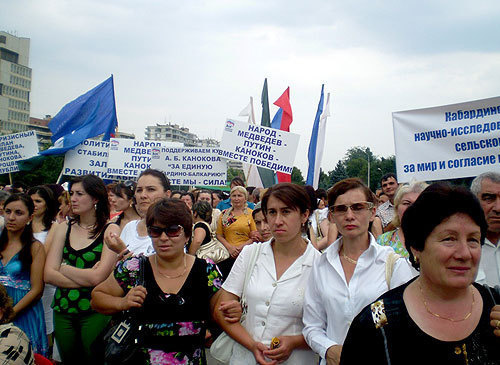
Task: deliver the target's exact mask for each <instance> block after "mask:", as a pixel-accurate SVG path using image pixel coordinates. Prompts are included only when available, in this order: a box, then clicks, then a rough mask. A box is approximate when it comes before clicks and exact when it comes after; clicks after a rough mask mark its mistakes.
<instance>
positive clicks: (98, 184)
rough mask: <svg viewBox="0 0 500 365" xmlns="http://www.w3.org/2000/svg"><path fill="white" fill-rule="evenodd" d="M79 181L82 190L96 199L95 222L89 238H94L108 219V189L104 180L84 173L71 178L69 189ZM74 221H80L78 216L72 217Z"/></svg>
mask: <svg viewBox="0 0 500 365" xmlns="http://www.w3.org/2000/svg"><path fill="white" fill-rule="evenodd" d="M77 183H81V184H82V187H83V190H85V192H86V193H87V194H89V195H90V196H91V197H92V198H94V199H96V200H97V203H96V207H95V218H96V222H95V225H94V228H93V229H92V231H90V238H96V237H97V236H98V235H99V234H100V233H101V231H102V230H103V229H104V226H105V225H106V223H107V221H108V219H109V201H108V191H107V190H106V185H104V182H103V181H102V180H101V179H100V178H99V177H97V176H95V175H84V176H77V177H75V178H73V179H72V180H71V181H70V183H69V191H70V192H71V189H72V188H73V185H75V184H77ZM73 219H74V220H75V221H76V222H80V216H78V215H77V216H76V217H75V218H73Z"/></svg>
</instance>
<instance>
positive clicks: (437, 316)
mask: <svg viewBox="0 0 500 365" xmlns="http://www.w3.org/2000/svg"><path fill="white" fill-rule="evenodd" d="M418 287H419V288H420V294H421V295H422V302H423V303H424V307H425V310H426V311H427V312H428V313H429V314H432V315H433V316H434V317H436V318H440V319H446V320H447V321H450V322H462V321H465V320H466V319H468V318H469V317H470V316H471V315H472V310H473V309H474V304H475V303H476V300H475V298H474V290H473V289H472V286H471V287H470V291H471V294H472V304H471V306H470V312H469V313H467V314H466V315H465V317H464V318H461V319H454V318H448V317H443V316H440V315H439V314H437V313H434V312H433V311H431V310H430V309H429V306H428V305H427V301H426V300H425V297H424V291H423V290H422V283H420V282H419V283H418Z"/></svg>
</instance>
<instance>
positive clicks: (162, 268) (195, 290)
mask: <svg viewBox="0 0 500 365" xmlns="http://www.w3.org/2000/svg"><path fill="white" fill-rule="evenodd" d="M192 224H193V219H192V215H191V211H190V210H189V209H188V207H187V206H186V204H185V203H184V202H182V201H180V200H178V199H162V200H160V201H158V202H156V203H154V204H153V205H151V207H150V208H149V209H148V212H147V215H146V226H147V230H148V234H149V236H150V237H151V240H152V241H153V246H154V249H155V252H156V253H155V254H154V255H152V256H149V257H148V259H147V260H146V265H145V267H144V282H145V287H143V286H135V281H136V278H137V276H138V270H139V267H140V265H139V260H140V258H139V257H135V256H134V257H130V258H128V259H126V260H124V261H121V262H120V263H119V264H118V265H117V267H116V269H115V271H114V275H111V276H110V277H109V278H108V279H107V280H106V281H105V282H104V283H102V284H101V285H99V286H98V287H97V288H95V290H94V291H93V293H92V306H93V308H95V309H96V310H98V311H99V312H101V313H106V314H112V313H117V312H121V311H126V310H128V309H131V308H142V310H140V311H138V312H137V319H138V320H140V321H141V323H142V324H143V326H144V327H145V328H146V329H147V332H148V335H147V337H146V338H145V339H144V343H143V344H142V349H141V355H142V356H140V357H141V359H138V360H136V361H135V362H134V363H136V364H181V363H182V364H205V350H204V340H205V330H206V326H207V321H208V319H209V317H210V305H211V303H212V304H213V302H214V299H213V296H214V294H215V293H216V292H217V290H218V289H219V287H220V285H221V278H220V274H219V271H218V270H217V268H216V266H215V265H213V264H211V263H208V262H207V261H205V260H201V259H198V258H195V257H194V256H192V255H189V254H186V253H185V252H184V247H185V245H186V244H187V242H188V240H189V237H190V236H191V230H192Z"/></svg>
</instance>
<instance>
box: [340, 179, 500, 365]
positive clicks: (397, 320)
mask: <svg viewBox="0 0 500 365" xmlns="http://www.w3.org/2000/svg"><path fill="white" fill-rule="evenodd" d="M402 229H403V231H404V234H405V238H406V246H407V247H408V248H409V253H410V261H411V263H412V265H413V266H414V267H415V268H416V269H417V270H419V271H420V276H419V277H418V278H416V279H414V280H412V281H410V282H408V283H407V284H405V285H402V286H400V287H399V288H396V289H394V290H391V291H390V292H388V293H386V294H385V295H383V296H382V297H381V298H380V299H379V300H377V301H376V302H375V303H373V304H372V305H370V306H368V307H366V308H365V309H364V310H363V311H362V312H361V314H360V315H359V316H358V317H357V318H356V319H355V321H354V322H353V324H352V326H351V328H350V330H349V334H348V336H347V339H346V343H345V346H344V350H343V352H342V358H341V362H342V364H363V363H371V364H380V363H384V364H385V363H393V364H424V363H432V364H470V365H474V364H498V363H500V340H499V339H498V338H497V337H495V335H494V333H493V328H492V327H491V325H490V311H491V309H492V307H493V306H494V302H493V297H492V296H491V295H490V294H489V293H488V291H487V290H486V289H485V288H484V287H482V286H480V285H478V284H475V283H474V279H475V277H476V274H477V268H478V264H479V260H480V258H481V245H482V244H483V243H484V238H485V234H486V229H487V224H486V221H485V218H484V213H483V211H482V209H481V206H480V205H479V202H478V201H477V199H476V198H475V197H474V196H473V194H472V193H470V192H469V191H467V190H466V189H464V188H460V187H451V186H447V185H441V184H434V185H431V186H430V187H428V188H427V189H426V190H425V191H424V192H423V193H422V194H421V195H420V197H419V198H418V199H417V200H416V201H415V203H414V204H413V205H412V206H411V207H410V208H408V210H407V211H406V213H405V215H404V217H403V222H402ZM499 299H500V297H498V296H497V298H496V300H497V301H498V300H499ZM374 313H377V315H376V316H375V315H374ZM360 343H362V344H363V351H359V344H360ZM409 344H411V347H409ZM419 349H420V350H419Z"/></svg>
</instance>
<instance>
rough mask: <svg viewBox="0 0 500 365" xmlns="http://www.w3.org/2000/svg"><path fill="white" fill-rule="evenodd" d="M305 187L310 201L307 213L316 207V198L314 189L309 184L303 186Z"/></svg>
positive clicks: (310, 212)
mask: <svg viewBox="0 0 500 365" xmlns="http://www.w3.org/2000/svg"><path fill="white" fill-rule="evenodd" d="M304 188H305V189H306V193H307V195H308V196H309V200H310V201H311V208H310V211H309V214H312V213H313V212H314V211H315V210H316V209H318V200H317V199H316V191H315V190H314V188H313V187H312V186H311V185H306V186H304Z"/></svg>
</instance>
